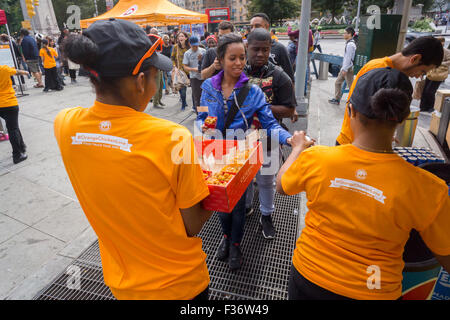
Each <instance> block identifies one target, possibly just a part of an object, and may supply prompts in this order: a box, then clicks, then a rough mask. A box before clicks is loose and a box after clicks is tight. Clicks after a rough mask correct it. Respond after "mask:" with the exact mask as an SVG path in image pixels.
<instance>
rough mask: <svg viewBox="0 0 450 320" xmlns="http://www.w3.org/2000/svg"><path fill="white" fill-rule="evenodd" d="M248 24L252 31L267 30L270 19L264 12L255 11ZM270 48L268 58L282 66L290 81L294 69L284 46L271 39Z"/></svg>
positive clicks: (292, 77)
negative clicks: (257, 29)
mask: <svg viewBox="0 0 450 320" xmlns="http://www.w3.org/2000/svg"><path fill="white" fill-rule="evenodd" d="M250 25H251V28H252V31H253V30H254V29H256V28H264V29H266V30H267V31H269V28H270V19H269V17H268V16H267V14H265V13H257V14H255V15H253V17H252V19H251V20H250ZM271 41H272V48H271V50H270V59H271V61H272V62H273V63H275V64H276V65H278V66H280V67H281V68H283V70H284V72H286V73H287V75H288V76H289V78H291V80H292V82H294V81H295V79H294V69H293V68H292V64H291V61H290V60H289V55H288V52H287V49H286V47H285V46H284V45H283V44H282V43H280V42H279V41H275V40H272V39H271Z"/></svg>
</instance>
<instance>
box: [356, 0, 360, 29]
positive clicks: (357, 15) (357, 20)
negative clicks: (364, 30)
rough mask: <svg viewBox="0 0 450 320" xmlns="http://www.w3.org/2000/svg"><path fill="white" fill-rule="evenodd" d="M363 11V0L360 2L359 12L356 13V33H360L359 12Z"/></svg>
mask: <svg viewBox="0 0 450 320" xmlns="http://www.w3.org/2000/svg"><path fill="white" fill-rule="evenodd" d="M360 11H361V0H358V12H357V13H356V25H355V31H356V33H358V31H359V12H360Z"/></svg>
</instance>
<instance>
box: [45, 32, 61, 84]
mask: <svg viewBox="0 0 450 320" xmlns="http://www.w3.org/2000/svg"><path fill="white" fill-rule="evenodd" d="M39 55H40V56H41V58H42V63H43V65H44V70H45V88H44V92H47V91H48V90H56V91H61V90H63V89H64V88H63V86H62V85H61V84H60V81H59V78H58V71H57V70H56V60H55V58H57V57H58V53H57V52H56V50H55V49H53V48H52V47H49V43H48V40H47V39H43V40H42V48H41V50H40V51H39Z"/></svg>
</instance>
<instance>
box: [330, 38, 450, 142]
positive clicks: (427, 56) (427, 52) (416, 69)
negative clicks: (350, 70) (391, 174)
mask: <svg viewBox="0 0 450 320" xmlns="http://www.w3.org/2000/svg"><path fill="white" fill-rule="evenodd" d="M439 44H440V42H439V40H437V39H436V38H433V37H421V38H417V39H415V40H414V41H412V42H411V43H410V44H409V45H408V46H407V47H406V48H405V49H403V50H402V52H398V53H396V54H394V55H393V56H390V57H384V58H380V59H374V60H370V61H369V62H368V63H366V64H365V65H364V66H363V67H362V69H361V70H359V72H358V74H357V75H356V77H355V79H354V80H353V83H352V86H351V88H350V91H349V94H348V99H347V101H349V100H350V98H351V96H352V94H353V90H354V89H355V86H356V83H357V82H358V79H359V78H360V77H361V76H362V75H363V74H365V73H366V72H368V71H370V70H373V69H376V68H385V67H390V68H393V69H397V70H399V71H401V72H403V73H404V74H406V75H407V76H408V77H411V78H413V77H414V78H421V77H422V76H424V75H426V74H427V72H428V71H429V70H432V69H434V68H435V67H436V66H439V65H441V62H442V58H443V55H444V53H443V49H442V44H441V46H440V47H439V46H438V45H439ZM352 141H353V131H352V128H351V127H350V119H349V116H348V114H347V112H345V113H344V121H343V123H342V129H341V132H340V134H339V136H338V137H337V139H336V145H340V144H341V145H342V144H347V143H352Z"/></svg>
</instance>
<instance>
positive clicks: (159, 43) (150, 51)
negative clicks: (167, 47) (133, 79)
mask: <svg viewBox="0 0 450 320" xmlns="http://www.w3.org/2000/svg"><path fill="white" fill-rule="evenodd" d="M148 36H149V37H151V38H154V39H155V41H154V42H153V45H152V46H151V47H150V49H148V51H147V52H146V53H145V54H144V56H143V57H142V58H141V60H139V62H138V64H137V65H136V67H135V68H134V70H133V76H135V75H137V74H138V72H139V69H141V66H142V63H143V62H144V60H145V59H147V58H149V57H151V56H152V54H153V53H154V52H155V51H156V50H157V49H158V47H160V49H159V50H162V45H163V40H162V38H161V37H160V36H157V35H154V34H150V35H148Z"/></svg>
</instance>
